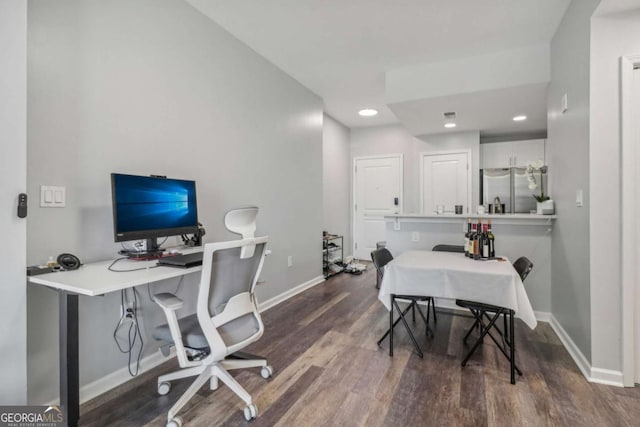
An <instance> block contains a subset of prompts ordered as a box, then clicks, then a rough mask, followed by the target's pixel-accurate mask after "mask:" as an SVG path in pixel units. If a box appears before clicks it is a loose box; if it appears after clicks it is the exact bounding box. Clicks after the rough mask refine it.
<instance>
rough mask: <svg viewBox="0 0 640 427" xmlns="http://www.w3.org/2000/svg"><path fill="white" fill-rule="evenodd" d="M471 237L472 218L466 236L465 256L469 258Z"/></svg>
mask: <svg viewBox="0 0 640 427" xmlns="http://www.w3.org/2000/svg"><path fill="white" fill-rule="evenodd" d="M470 235H471V218H469V223H468V224H467V232H466V233H465V234H464V256H467V257H468V256H469V236H470Z"/></svg>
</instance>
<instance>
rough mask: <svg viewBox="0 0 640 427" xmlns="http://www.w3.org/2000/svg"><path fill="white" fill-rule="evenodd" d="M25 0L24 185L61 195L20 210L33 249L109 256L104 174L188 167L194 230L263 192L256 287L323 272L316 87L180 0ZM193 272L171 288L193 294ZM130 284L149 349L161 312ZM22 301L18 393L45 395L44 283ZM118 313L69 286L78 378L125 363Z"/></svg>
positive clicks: (35, 254) (51, 331)
mask: <svg viewBox="0 0 640 427" xmlns="http://www.w3.org/2000/svg"><path fill="white" fill-rule="evenodd" d="M28 5H29V11H28V12H29V16H28V18H29V22H28V25H29V27H28V28H29V37H28V41H29V47H28V51H29V63H28V83H29V94H28V101H29V105H28V138H29V141H28V142H29V146H28V161H29V171H28V187H29V190H30V193H31V194H32V195H33V196H34V198H36V197H37V194H38V191H39V186H40V185H42V184H52V185H64V186H66V187H67V207H66V208H64V209H39V208H37V207H35V206H34V208H33V209H32V214H31V215H30V217H29V222H28V227H29V228H28V231H29V233H28V260H29V262H30V263H37V262H42V261H44V260H46V259H47V257H48V256H50V255H57V254H59V253H61V252H72V253H75V254H77V255H78V256H79V257H80V258H81V259H82V260H83V261H85V262H88V261H93V260H98V259H109V258H114V257H115V256H116V251H117V249H118V248H119V245H116V244H115V243H113V232H112V218H111V192H110V183H109V173H111V172H123V173H132V174H141V175H148V174H163V175H168V176H170V177H177V178H185V179H195V180H196V181H197V192H198V205H199V206H198V207H199V216H200V220H201V222H202V223H203V224H204V226H205V228H206V230H207V235H206V236H205V242H209V241H215V240H225V239H236V238H237V236H236V235H232V234H231V233H229V232H227V231H226V230H225V229H224V227H223V223H222V218H223V215H224V213H225V212H226V211H227V210H229V209H232V208H234V207H238V206H246V205H257V206H259V207H260V215H259V216H258V231H257V233H258V234H268V235H269V236H270V242H269V246H270V249H272V250H273V254H272V255H271V256H269V258H268V260H267V261H266V263H265V268H264V272H263V277H264V278H265V279H266V280H267V284H266V285H265V286H261V287H259V289H258V290H257V292H258V299H259V300H265V299H267V298H270V297H273V296H275V295H278V294H280V293H282V292H284V291H286V290H288V289H290V288H292V287H294V286H296V285H299V284H301V283H303V282H306V281H308V280H310V279H313V278H315V277H318V276H320V275H321V274H322V264H321V259H322V253H321V250H322V249H321V248H322V247H321V244H320V242H321V240H320V239H321V231H322V228H323V223H322V215H323V213H322V163H321V159H322V102H321V100H320V99H319V98H318V97H317V96H315V95H314V94H312V93H311V92H310V91H309V90H307V89H306V88H304V87H303V86H301V85H300V84H299V83H297V82H296V81H295V80H293V79H292V78H290V77H289V76H287V75H286V74H284V73H283V72H282V71H280V70H279V69H277V68H276V67H274V66H273V65H272V64H271V63H269V62H268V61H266V60H265V59H263V58H262V57H260V56H258V55H257V54H255V53H254V52H253V51H252V50H251V49H249V48H248V47H246V46H245V45H243V44H241V43H240V42H239V41H238V40H237V39H235V38H234V37H233V36H231V35H230V34H228V33H227V32H226V31H224V30H223V29H222V28H220V27H219V26H218V25H216V24H215V23H213V22H212V21H211V20H209V19H208V18H206V17H205V16H204V15H202V14H201V13H199V12H198V11H196V10H195V9H194V8H193V7H191V6H190V5H188V4H187V3H186V2H183V1H181V0H138V1H135V2H131V1H128V0H115V1H109V2H104V1H99V0H92V1H86V0H61V1H56V2H48V1H35V2H29V3H28ZM171 240H173V241H175V239H171ZM288 255H293V259H294V265H293V267H291V268H287V256H288ZM197 279H198V278H197V277H195V275H192V276H190V277H188V278H187V279H185V283H184V286H183V288H182V291H181V293H180V294H181V296H182V297H184V298H186V299H187V300H192V299H193V298H195V288H194V285H195V283H196V282H197ZM176 285H177V280H172V281H168V283H165V284H158V285H157V286H155V289H156V291H157V290H167V291H174V290H175V288H176ZM139 291H140V298H141V300H142V308H141V313H142V315H143V327H144V329H145V337H146V339H145V348H146V350H145V352H144V355H149V354H151V353H153V352H155V349H156V347H157V346H156V344H155V343H154V341H153V339H152V338H151V337H150V333H151V331H152V329H153V327H154V325H156V324H158V323H160V322H163V321H164V320H163V316H162V313H161V312H160V310H159V309H158V308H157V307H155V306H154V304H152V303H151V302H150V301H149V297H148V296H147V289H146V288H145V287H140V289H139ZM193 309H194V304H187V309H186V310H184V311H183V312H182V313H180V315H184V314H187V311H188V310H191V311H193ZM28 310H29V311H28V316H29V317H28V319H29V322H28V328H29V330H28V333H29V335H28V336H29V339H28V346H29V400H30V402H32V403H43V402H46V401H48V400H49V399H52V398H54V397H55V396H57V371H58V369H57V363H58V362H57V360H58V356H57V349H58V343H57V335H58V334H57V298H56V294H55V293H54V292H52V291H50V290H47V289H44V288H39V287H34V286H30V287H29V292H28ZM118 318H119V295H116V294H109V295H106V296H104V297H102V298H85V297H81V298H80V359H81V363H80V381H81V384H86V383H88V382H90V381H93V380H96V379H99V378H101V377H103V376H105V375H107V374H109V373H111V372H113V371H115V370H117V369H119V368H122V367H124V366H126V361H127V357H126V355H123V354H120V353H119V351H118V350H117V348H116V346H115V343H114V341H113V338H112V337H111V334H112V332H113V329H114V327H115V325H116V323H117V320H118Z"/></svg>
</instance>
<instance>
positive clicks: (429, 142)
mask: <svg viewBox="0 0 640 427" xmlns="http://www.w3.org/2000/svg"><path fill="white" fill-rule="evenodd" d="M459 148H464V149H470V150H472V157H473V158H472V168H473V172H472V179H473V182H472V188H473V194H472V203H473V206H476V205H477V204H478V194H479V188H480V187H479V178H478V175H479V169H478V167H479V164H480V134H479V132H477V131H476V132H452V133H446V134H437V135H422V136H420V137H418V138H416V137H414V136H413V135H411V134H410V133H409V132H408V131H407V130H406V129H405V128H404V127H403V126H402V125H389V126H377V127H370V128H356V129H352V130H351V158H353V157H363V156H376V155H382V154H397V153H401V154H403V155H404V176H403V182H404V201H402V203H401V204H402V209H403V212H404V213H419V212H420V153H422V152H430V151H442V150H453V149H459Z"/></svg>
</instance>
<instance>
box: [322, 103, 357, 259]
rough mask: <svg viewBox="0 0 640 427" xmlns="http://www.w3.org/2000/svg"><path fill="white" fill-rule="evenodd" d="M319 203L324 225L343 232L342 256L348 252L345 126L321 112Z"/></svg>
mask: <svg viewBox="0 0 640 427" xmlns="http://www.w3.org/2000/svg"><path fill="white" fill-rule="evenodd" d="M322 129H323V132H322V200H323V202H322V206H323V212H324V229H325V230H327V231H328V232H329V233H333V234H339V235H342V236H344V243H343V246H344V256H345V257H346V256H349V255H351V247H352V246H351V209H350V207H351V204H350V203H349V200H350V194H351V159H350V157H349V136H350V135H349V128H347V127H346V126H344V125H343V124H342V123H340V122H339V121H337V120H335V119H334V118H332V117H331V116H329V115H327V114H325V115H324V121H323V124H322Z"/></svg>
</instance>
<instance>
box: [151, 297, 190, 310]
mask: <svg viewBox="0 0 640 427" xmlns="http://www.w3.org/2000/svg"><path fill="white" fill-rule="evenodd" d="M153 300H154V301H155V303H156V304H158V305H159V306H160V307H162V308H163V309H165V310H172V311H174V310H178V309H181V308H182V306H183V305H184V302H183V301H182V300H181V299H180V298H178V297H177V296H175V295H174V294H172V293H169V292H163V293H161V294H156V295H154V296H153Z"/></svg>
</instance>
